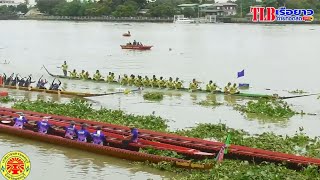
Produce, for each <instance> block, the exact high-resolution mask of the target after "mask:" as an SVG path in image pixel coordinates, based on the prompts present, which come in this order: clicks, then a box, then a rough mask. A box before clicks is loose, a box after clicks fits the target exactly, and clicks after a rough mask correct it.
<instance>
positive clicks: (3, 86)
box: [0, 85, 108, 97]
mask: <svg viewBox="0 0 320 180" xmlns="http://www.w3.org/2000/svg"><path fill="white" fill-rule="evenodd" d="M0 87H2V88H8V89H16V90H22V91H34V92H43V93H49V94H61V95H69V96H78V97H92V96H104V95H108V93H101V94H92V93H83V92H73V91H60V90H58V91H56V90H48V89H40V88H34V87H31V86H29V87H20V86H8V85H2V86H0Z"/></svg>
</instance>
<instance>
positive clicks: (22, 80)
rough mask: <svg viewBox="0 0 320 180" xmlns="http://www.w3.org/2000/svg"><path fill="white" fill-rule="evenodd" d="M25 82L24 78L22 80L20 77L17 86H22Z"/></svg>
mask: <svg viewBox="0 0 320 180" xmlns="http://www.w3.org/2000/svg"><path fill="white" fill-rule="evenodd" d="M25 83H26V80H24V78H22V79H20V80H19V82H18V86H20V87H23V86H24V84H25Z"/></svg>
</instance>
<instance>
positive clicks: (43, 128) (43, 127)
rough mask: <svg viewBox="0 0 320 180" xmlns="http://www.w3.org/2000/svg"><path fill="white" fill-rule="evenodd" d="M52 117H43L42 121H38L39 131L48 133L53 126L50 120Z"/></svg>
mask: <svg viewBox="0 0 320 180" xmlns="http://www.w3.org/2000/svg"><path fill="white" fill-rule="evenodd" d="M49 118H51V117H43V119H42V121H38V122H37V127H38V132H39V133H41V134H47V133H48V130H49V129H50V128H51V125H50V124H49V122H48V120H49Z"/></svg>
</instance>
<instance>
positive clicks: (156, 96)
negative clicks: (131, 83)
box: [143, 92, 163, 101]
mask: <svg viewBox="0 0 320 180" xmlns="http://www.w3.org/2000/svg"><path fill="white" fill-rule="evenodd" d="M143 99H145V100H149V101H161V100H163V93H162V92H146V93H145V94H144V95H143Z"/></svg>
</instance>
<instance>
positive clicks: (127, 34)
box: [122, 33, 131, 37]
mask: <svg viewBox="0 0 320 180" xmlns="http://www.w3.org/2000/svg"><path fill="white" fill-rule="evenodd" d="M122 36H125V37H130V36H131V34H129V33H124V34H122Z"/></svg>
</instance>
